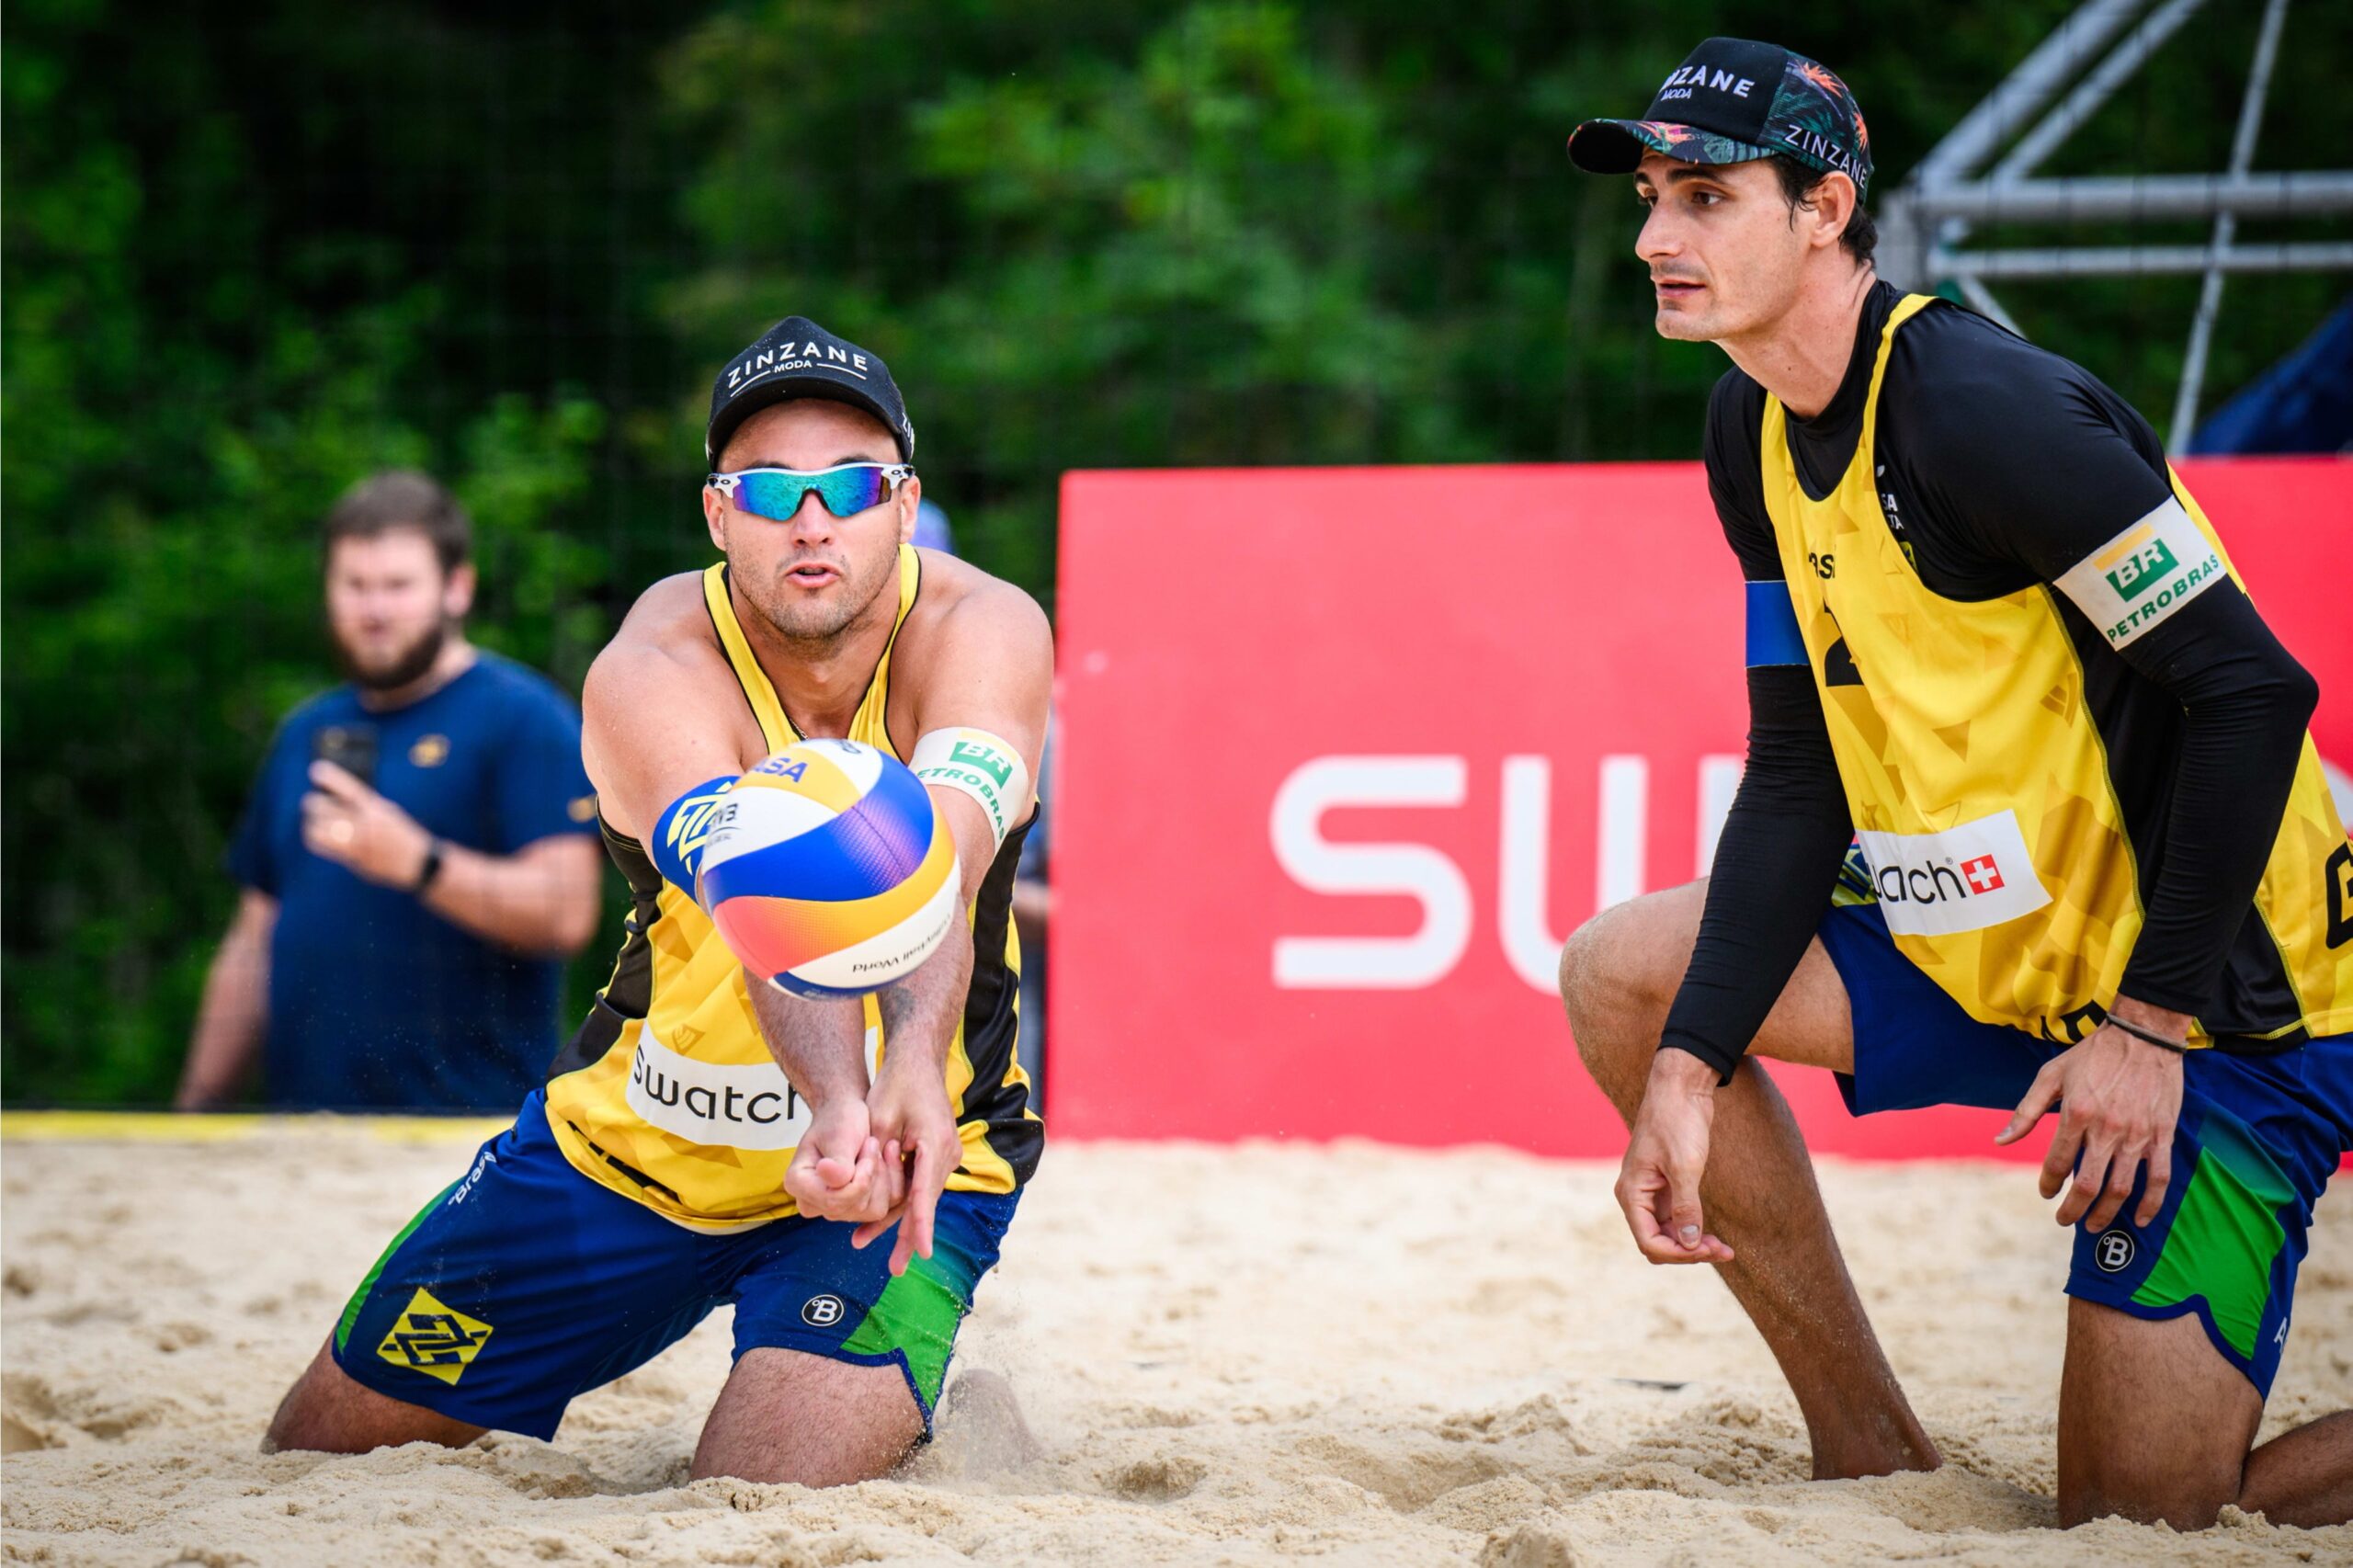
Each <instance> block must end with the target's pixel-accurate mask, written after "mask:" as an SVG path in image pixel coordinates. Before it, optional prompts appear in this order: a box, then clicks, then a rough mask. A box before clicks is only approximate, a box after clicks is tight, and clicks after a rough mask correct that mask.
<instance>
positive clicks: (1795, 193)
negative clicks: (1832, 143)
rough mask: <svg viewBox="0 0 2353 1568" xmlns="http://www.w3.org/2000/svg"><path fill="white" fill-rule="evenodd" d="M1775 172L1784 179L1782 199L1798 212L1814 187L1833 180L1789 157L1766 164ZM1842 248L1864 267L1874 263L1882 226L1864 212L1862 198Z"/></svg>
mask: <svg viewBox="0 0 2353 1568" xmlns="http://www.w3.org/2000/svg"><path fill="white" fill-rule="evenodd" d="M1765 161H1766V162H1767V163H1768V164H1770V165H1773V172H1774V173H1775V174H1777V175H1779V176H1781V199H1783V200H1784V201H1787V202H1788V203H1789V204H1790V211H1792V212H1795V211H1796V210H1798V208H1799V207H1800V206H1802V205H1803V204H1804V203H1805V200H1806V199H1807V198H1808V197H1810V196H1812V195H1813V187H1815V186H1818V185H1820V184H1821V183H1822V182H1823V181H1824V180H1825V179H1828V178H1829V177H1830V176H1828V175H1827V174H1825V173H1824V172H1823V171H1822V170H1820V169H1817V168H1815V167H1813V165H1810V164H1801V163H1799V162H1798V161H1797V160H1796V159H1795V158H1792V157H1790V155H1789V154H1788V153H1773V154H1772V155H1771V156H1770V157H1768V158H1767V159H1766V160H1765ZM1838 244H1839V248H1840V249H1842V250H1844V251H1845V252H1846V253H1847V255H1848V256H1853V257H1854V258H1855V262H1856V265H1858V266H1860V265H1861V264H1863V263H1864V262H1867V261H1869V260H1870V258H1871V252H1873V251H1874V250H1877V249H1878V248H1879V225H1878V224H1877V223H1874V222H1871V215H1870V213H1869V212H1866V211H1864V210H1863V200H1862V195H1861V193H1860V192H1859V191H1858V192H1857V193H1856V197H1855V215H1854V216H1853V217H1851V218H1849V219H1847V227H1846V231H1845V232H1844V233H1841V234H1840V235H1839V236H1838Z"/></svg>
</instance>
